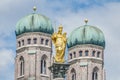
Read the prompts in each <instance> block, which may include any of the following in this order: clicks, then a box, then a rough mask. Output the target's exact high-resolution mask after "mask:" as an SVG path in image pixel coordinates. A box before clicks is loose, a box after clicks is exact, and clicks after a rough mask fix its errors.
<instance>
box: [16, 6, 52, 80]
mask: <svg viewBox="0 0 120 80" xmlns="http://www.w3.org/2000/svg"><path fill="white" fill-rule="evenodd" d="M34 10H36V8H35V7H34ZM15 32H16V42H17V48H16V57H15V80H50V78H51V74H50V71H49V70H48V67H49V66H51V61H52V60H51V55H52V40H51V34H52V33H53V27H52V23H51V21H50V19H49V18H47V17H46V16H44V15H41V14H36V13H33V14H29V15H27V16H25V17H23V18H22V19H20V20H19V21H18V22H17V25H16V31H15Z"/></svg>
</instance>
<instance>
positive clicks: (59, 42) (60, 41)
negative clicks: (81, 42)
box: [52, 25, 67, 63]
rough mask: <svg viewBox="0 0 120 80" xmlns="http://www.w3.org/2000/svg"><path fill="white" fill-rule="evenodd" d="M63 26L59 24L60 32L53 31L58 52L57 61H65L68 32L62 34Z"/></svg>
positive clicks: (55, 58)
mask: <svg viewBox="0 0 120 80" xmlns="http://www.w3.org/2000/svg"><path fill="white" fill-rule="evenodd" d="M62 30H63V27H62V25H60V26H59V28H58V32H57V33H56V32H55V33H53V35H52V41H53V43H54V45H55V50H56V54H55V56H54V60H55V62H57V63H64V55H65V48H66V43H67V38H66V32H65V33H63V34H62Z"/></svg>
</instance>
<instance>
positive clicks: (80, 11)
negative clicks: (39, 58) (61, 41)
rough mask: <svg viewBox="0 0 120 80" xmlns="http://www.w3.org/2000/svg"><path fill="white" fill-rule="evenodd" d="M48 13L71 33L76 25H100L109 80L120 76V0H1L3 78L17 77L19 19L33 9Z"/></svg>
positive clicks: (0, 63) (0, 71)
mask: <svg viewBox="0 0 120 80" xmlns="http://www.w3.org/2000/svg"><path fill="white" fill-rule="evenodd" d="M34 5H36V6H37V11H36V13H40V14H43V15H45V16H47V17H49V18H50V19H51V21H52V23H53V26H55V25H56V26H58V25H59V24H62V25H63V26H64V31H67V34H68V35H69V34H70V32H71V31H72V30H74V29H75V28H77V27H79V26H81V25H84V24H85V23H84V19H86V18H87V19H88V20H89V22H88V24H89V25H94V26H97V27H98V28H100V29H101V30H102V31H103V33H104V35H105V39H106V48H105V52H104V54H105V69H106V78H107V80H120V76H119V74H120V63H119V61H120V51H119V49H120V47H119V46H120V41H119V40H120V35H119V34H120V1H119V0H1V2H0V80H14V58H15V54H16V53H15V50H16V36H15V33H14V31H15V26H16V23H17V21H18V20H19V19H20V18H22V17H24V16H26V15H28V14H31V13H33V10H32V7H33V6H34Z"/></svg>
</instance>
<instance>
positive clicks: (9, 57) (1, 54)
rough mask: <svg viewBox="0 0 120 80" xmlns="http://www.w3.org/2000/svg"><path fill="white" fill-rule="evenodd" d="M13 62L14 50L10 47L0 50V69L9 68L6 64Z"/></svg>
mask: <svg viewBox="0 0 120 80" xmlns="http://www.w3.org/2000/svg"><path fill="white" fill-rule="evenodd" d="M13 63H14V52H13V51H12V50H11V49H1V50H0V71H3V70H5V69H6V68H9V66H8V65H11V64H13Z"/></svg>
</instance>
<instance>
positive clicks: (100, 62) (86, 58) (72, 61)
mask: <svg viewBox="0 0 120 80" xmlns="http://www.w3.org/2000/svg"><path fill="white" fill-rule="evenodd" d="M79 60H87V61H91V62H93V63H99V64H102V63H103V60H102V59H99V58H92V57H82V58H74V59H70V60H68V63H71V64H73V63H75V62H77V61H79Z"/></svg>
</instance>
